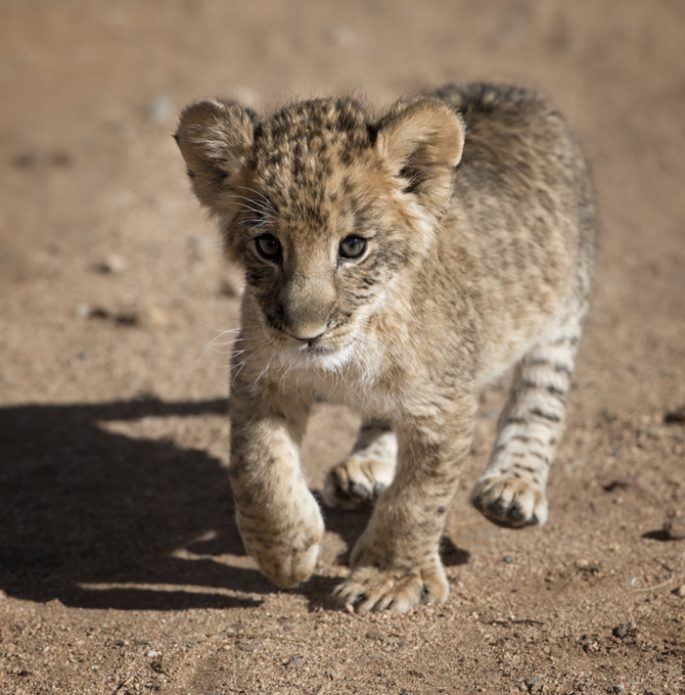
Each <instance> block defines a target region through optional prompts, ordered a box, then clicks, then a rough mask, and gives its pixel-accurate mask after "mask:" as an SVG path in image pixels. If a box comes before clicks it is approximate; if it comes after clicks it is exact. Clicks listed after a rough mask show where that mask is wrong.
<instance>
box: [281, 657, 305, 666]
mask: <svg viewBox="0 0 685 695" xmlns="http://www.w3.org/2000/svg"><path fill="white" fill-rule="evenodd" d="M303 661H304V659H303V658H302V657H301V656H291V657H290V658H289V659H286V660H285V661H284V662H283V666H285V667H286V668H290V667H292V666H299V665H300V664H301V663H302V662H303Z"/></svg>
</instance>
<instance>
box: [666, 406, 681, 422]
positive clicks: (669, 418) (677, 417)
mask: <svg viewBox="0 0 685 695" xmlns="http://www.w3.org/2000/svg"><path fill="white" fill-rule="evenodd" d="M664 424H665V425H685V405H681V406H680V408H676V409H675V410H671V411H669V412H668V413H666V414H665V415H664Z"/></svg>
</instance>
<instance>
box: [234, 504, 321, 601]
mask: <svg viewBox="0 0 685 695" xmlns="http://www.w3.org/2000/svg"><path fill="white" fill-rule="evenodd" d="M238 526H239V527H240V529H241V535H242V537H243V543H244V544H245V549H246V550H247V552H248V554H249V555H251V556H252V557H253V558H254V559H255V560H256V561H257V564H258V565H259V569H260V571H261V572H262V574H263V575H264V576H265V577H266V578H267V579H269V580H271V581H272V582H273V583H274V584H275V585H276V586H277V587H278V588H279V589H291V588H293V587H295V586H297V585H298V584H301V583H302V582H304V581H306V580H307V579H309V577H310V576H311V575H312V573H313V572H314V567H315V565H316V560H317V558H318V556H319V545H320V543H321V539H322V538H323V532H324V526H323V520H322V519H321V514H320V513H319V511H318V508H317V510H316V516H315V517H314V518H313V519H311V520H310V521H309V522H306V523H305V522H303V521H301V520H300V521H298V522H297V523H295V524H294V525H293V526H291V527H289V528H288V529H287V530H285V531H284V530H283V529H278V530H275V529H274V530H269V529H259V530H256V529H252V530H247V529H245V524H241V522H240V519H239V520H238Z"/></svg>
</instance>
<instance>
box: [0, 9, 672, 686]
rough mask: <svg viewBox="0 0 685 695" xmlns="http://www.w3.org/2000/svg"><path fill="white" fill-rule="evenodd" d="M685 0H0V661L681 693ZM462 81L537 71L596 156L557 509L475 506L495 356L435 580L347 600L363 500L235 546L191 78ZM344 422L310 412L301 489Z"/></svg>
mask: <svg viewBox="0 0 685 695" xmlns="http://www.w3.org/2000/svg"><path fill="white" fill-rule="evenodd" d="M231 5H234V7H233V8H232V7H231ZM684 25H685V5H683V4H682V3H679V2H676V1H672V2H666V1H664V2H656V1H652V2H646V1H644V2H629V1H627V0H623V1H621V2H611V1H606V2H602V3H597V2H589V1H579V2H575V3H569V2H562V1H561V0H559V1H554V2H552V1H548V2H544V3H534V2H528V1H526V0H515V1H512V2H498V3H488V2H482V1H478V2H477V1H475V0H471V1H467V0H463V1H460V2H439V1H437V0H436V1H433V0H423V1H422V2H411V1H410V0H394V2H377V3H374V2H369V1H368V0H367V1H365V2H362V1H360V0H352V1H351V2H348V3H334V2H328V1H326V2H316V3H311V4H309V5H305V4H304V3H300V2H290V3H280V4H279V3H275V2H253V3H229V2H221V1H220V0H211V1H210V0H185V1H176V2H165V3H162V2H152V1H151V2H145V3H143V2H135V1H134V0H128V1H123V0H122V1H112V2H107V3H105V2H85V0H81V1H77V0H61V1H60V2H50V1H49V0H3V1H2V2H1V3H0V94H2V107H1V114H0V191H1V192H0V196H1V198H0V201H1V204H0V243H1V254H0V355H1V356H2V359H1V360H0V403H1V405H0V589H1V591H0V693H2V694H3V695H5V694H9V693H31V694H33V693H75V694H79V695H80V694H90V693H122V694H123V693H147V692H157V691H158V692H162V693H201V694H216V693H253V692H264V693H347V692H350V693H396V694H399V693H435V692H443V693H476V692H482V693H516V692H533V693H605V692H608V693H647V692H650V693H685V588H682V589H680V593H679V587H681V586H683V585H685V558H684V555H685V540H677V539H676V538H677V536H678V524H681V525H682V523H683V520H682V515H683V514H684V513H685V512H684V510H683V506H684V505H683V501H684V499H685V463H684V459H685V454H684V450H685V425H683V422H682V420H683V418H682V416H678V414H677V412H675V411H677V409H678V408H679V407H681V406H683V404H685V379H684V378H683V374H684V370H685V231H684V220H685V196H684V195H683V185H684V184H685V158H684V157H683V152H684V151H685V131H684V130H683V114H684V113H685V111H684V107H685V62H684V61H683V57H682V45H683V44H682V42H683V27H684ZM474 79H488V80H495V81H513V82H518V83H523V84H528V85H533V86H535V87H539V88H541V89H543V90H544V91H546V92H547V93H548V94H549V95H550V96H551V97H552V98H553V99H554V100H555V101H556V102H557V103H558V105H559V106H560V107H561V108H562V110H563V111H564V112H565V113H566V114H567V115H568V117H569V119H570V120H571V122H572V123H573V124H574V126H575V128H576V130H577V131H578V133H579V134H580V136H581V138H582V140H583V142H584V143H585V146H586V150H587V152H588V155H589V158H590V160H591V161H592V163H593V165H594V170H595V174H596V181H597V186H598V192H599V200H600V206H601V212H602V220H603V227H604V228H603V233H602V238H601V242H600V262H599V268H598V277H597V285H596V292H595V295H594V303H593V306H592V310H591V313H590V316H589V318H588V321H587V328H586V332H585V338H584V341H583V345H582V349H581V351H580V355H579V360H578V371H577V375H576V379H575V382H576V386H575V391H574V394H573V398H572V407H571V413H570V421H569V427H568V434H567V436H566V439H565V442H564V444H563V446H562V448H561V451H560V453H559V456H558V460H557V462H556V465H555V467H554V469H553V475H552V479H551V489H550V502H551V516H550V521H549V523H548V524H547V526H546V527H545V528H543V529H527V530H524V531H509V530H503V529H501V528H497V527H495V526H493V525H492V524H490V523H488V522H487V521H485V520H484V519H483V518H481V517H480V516H479V515H478V513H477V512H476V511H474V510H473V509H472V508H471V507H469V505H468V504H467V492H468V488H469V486H470V485H471V484H472V482H473V481H474V480H475V478H476V475H477V472H478V471H479V470H480V469H481V468H482V467H483V465H484V463H485V458H486V456H487V452H488V447H489V445H490V443H491V441H492V436H493V428H494V419H495V417H496V412H497V407H498V406H499V404H500V403H501V401H502V398H503V395H504V390H503V389H504V386H503V385H500V386H497V387H493V388H492V389H491V390H490V391H489V392H488V393H487V394H485V395H484V398H483V408H482V415H481V419H480V424H479V429H478V436H477V438H476V441H475V443H474V449H473V455H472V457H471V460H470V461H469V463H468V466H467V469H466V470H465V472H464V484H463V486H462V490H461V492H460V493H459V496H458V500H457V503H456V504H455V506H454V510H453V513H452V515H451V518H450V522H449V527H448V531H449V533H448V536H449V538H448V539H446V542H445V561H446V564H447V565H448V573H449V578H450V582H451V595H450V598H449V600H448V602H447V603H446V604H445V605H444V606H441V607H437V608H430V609H421V610H419V611H416V612H415V613H413V614H411V615H408V616H399V617H398V616H386V615H378V616H371V617H363V618H362V617H356V616H353V615H349V614H347V613H344V612H340V611H338V610H336V609H334V608H333V607H332V606H331V605H330V604H329V602H328V595H329V591H330V589H331V588H332V587H333V586H334V585H335V583H336V581H338V578H339V577H341V576H343V575H344V574H345V572H346V569H345V554H346V552H347V551H348V550H349V548H350V546H351V544H352V543H353V542H354V539H355V538H356V536H357V535H358V534H359V532H360V530H361V529H362V527H363V525H364V522H365V517H366V515H365V514H363V513H356V514H355V513H352V514H344V513H335V514H332V513H328V514H327V515H326V518H327V525H328V532H327V535H326V539H325V543H324V550H323V556H322V559H321V562H320V564H319V566H318V568H317V573H316V576H315V577H314V578H313V579H312V580H311V581H310V582H309V583H308V584H307V585H306V586H304V587H302V588H301V589H300V590H297V591H293V592H289V593H283V592H277V591H275V590H274V589H273V588H272V587H271V586H269V585H268V584H267V583H266V581H264V580H263V579H262V578H261V577H260V575H259V574H258V573H257V572H256V570H255V569H254V565H253V563H252V562H251V561H250V559H249V558H247V557H245V555H244V553H243V550H242V547H241V544H240V541H239V538H238V535H237V533H236V529H235V526H234V524H233V521H232V514H231V505H232V503H231V496H230V492H229V485H228V478H227V474H226V465H227V452H226V442H227V428H228V423H227V421H226V418H225V417H224V411H225V392H226V382H227V378H226V364H227V359H228V352H229V350H230V335H229V336H226V335H222V334H221V333H220V331H221V330H222V329H228V328H231V327H234V326H235V325H236V316H237V307H238V299H237V298H236V296H235V291H236V286H237V281H236V279H235V275H234V274H232V273H231V271H230V270H226V269H222V267H221V266H222V261H221V258H220V253H219V251H218V248H217V243H216V239H215V234H214V230H213V228H212V226H211V224H210V223H209V222H208V221H207V220H206V219H205V217H204V215H203V214H202V213H201V211H200V209H199V206H198V205H197V203H196V202H195V200H194V199H193V198H192V197H191V194H190V190H189V186H188V183H187V181H186V178H185V172H184V168H183V165H182V162H181V158H180V156H179V154H178V152H177V151H176V148H175V145H174V143H173V141H172V139H171V137H170V134H171V132H172V131H173V129H174V126H175V114H176V113H177V111H178V109H179V108H180V107H181V106H182V105H184V104H185V103H186V102H188V101H189V100H191V99H192V98H195V97H197V96H204V95H213V94H221V95H233V96H236V97H238V98H240V99H242V100H244V101H246V102H250V103H254V104H255V105H257V106H258V107H265V106H271V105H274V104H279V103H282V102H283V101H285V100H287V99H290V98H292V97H294V96H309V95H312V94H329V93H337V92H342V91H350V90H359V91H361V92H362V93H364V94H365V95H366V96H367V98H368V100H369V102H370V103H371V104H373V105H375V106H378V107H381V106H382V105H384V104H387V103H388V102H390V101H391V100H393V99H394V98H396V97H397V96H399V95H400V94H402V93H405V92H408V91H412V90H415V89H419V88H424V87H428V86H437V85H440V84H441V83H443V82H446V81H449V80H456V81H468V80H474ZM212 341H213V342H212ZM669 412H670V413H672V415H671V416H670V417H668V418H667V419H666V420H667V421H665V420H664V417H665V415H666V414H667V413H669ZM355 424H356V419H355V416H354V415H353V414H351V413H348V412H347V411H343V410H341V409H338V408H334V407H331V406H322V407H321V408H320V410H319V411H318V412H317V414H316V416H315V417H314V419H313V421H312V423H311V427H310V429H309V433H308V439H307V445H306V451H305V464H306V467H307V469H308V471H309V472H310V474H311V480H312V485H313V487H315V488H316V487H317V486H320V485H321V482H322V479H323V474H324V471H325V470H326V468H327V467H328V466H330V465H331V464H333V463H334V462H336V461H337V460H339V459H340V458H341V457H342V456H343V455H344V454H345V452H346V450H347V447H348V446H349V445H350V443H351V439H352V437H353V432H354V428H355ZM669 515H672V516H673V517H674V518H673V520H672V528H671V531H664V530H663V528H662V526H663V524H664V522H665V521H667V520H668V519H669V518H670V517H669ZM678 515H680V518H679V517H678ZM681 528H682V527H681Z"/></svg>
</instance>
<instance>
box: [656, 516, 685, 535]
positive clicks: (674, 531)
mask: <svg viewBox="0 0 685 695" xmlns="http://www.w3.org/2000/svg"><path fill="white" fill-rule="evenodd" d="M661 528H662V530H663V532H664V535H665V537H666V540H669V541H682V540H684V539H685V519H681V518H678V517H672V518H670V519H666V521H664V523H663V526H662V527H661Z"/></svg>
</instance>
